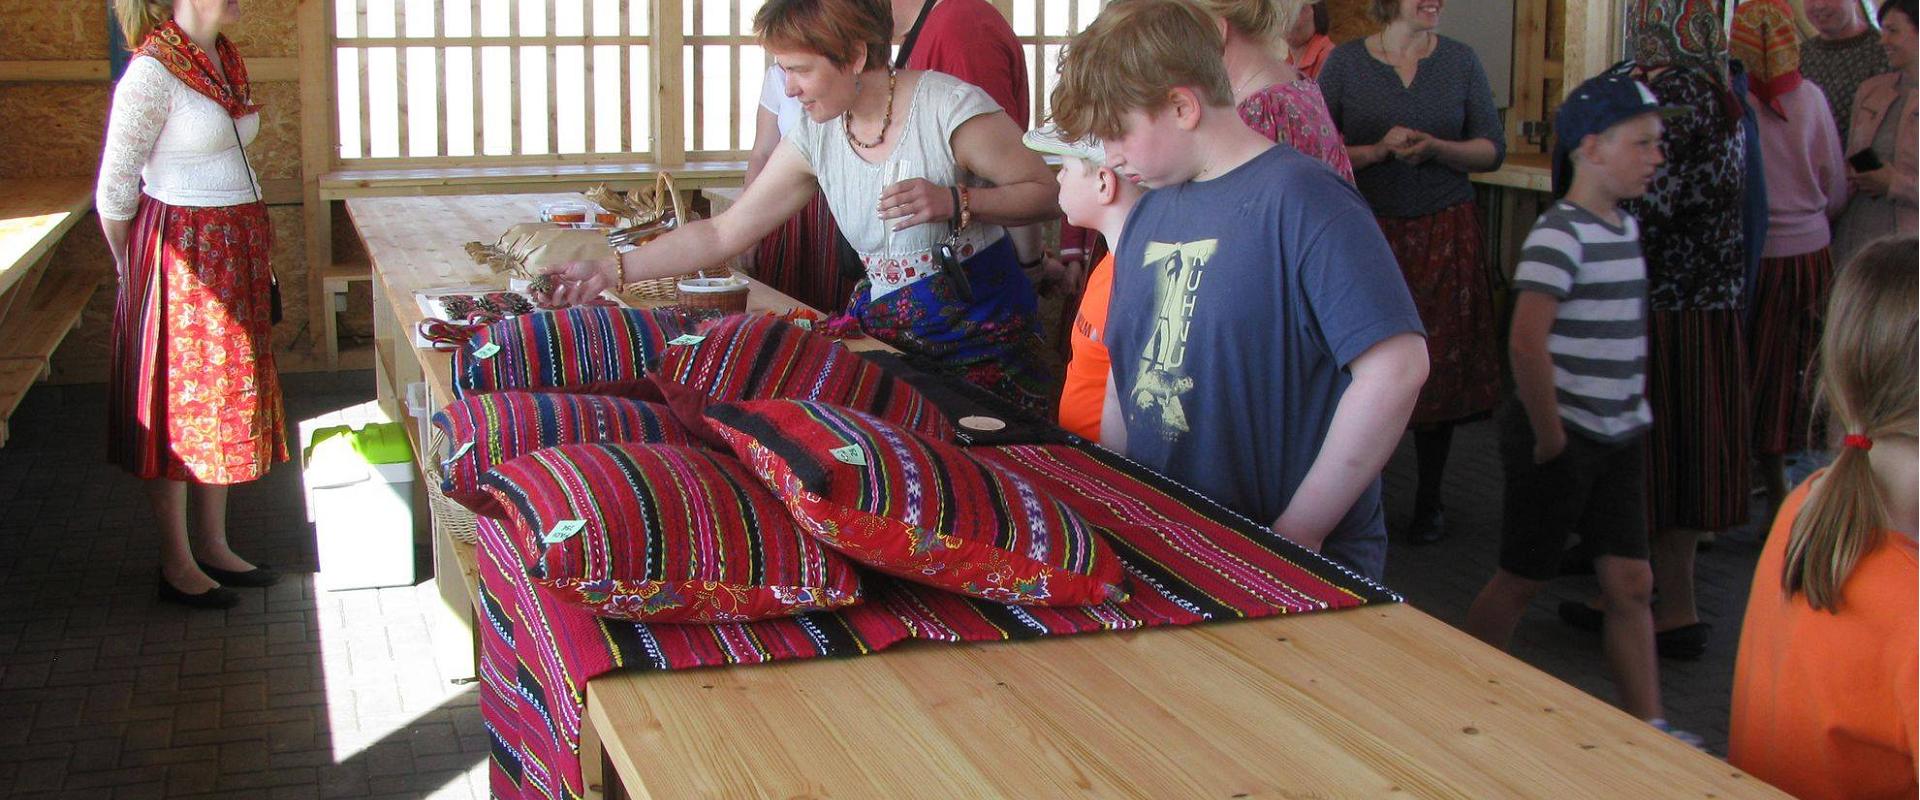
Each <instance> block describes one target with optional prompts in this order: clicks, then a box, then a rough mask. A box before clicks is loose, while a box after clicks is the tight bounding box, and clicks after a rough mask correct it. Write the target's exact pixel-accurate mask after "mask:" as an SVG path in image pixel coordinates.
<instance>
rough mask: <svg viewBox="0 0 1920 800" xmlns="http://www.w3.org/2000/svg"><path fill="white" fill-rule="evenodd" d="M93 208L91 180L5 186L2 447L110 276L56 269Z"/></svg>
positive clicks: (0, 254) (0, 212)
mask: <svg viewBox="0 0 1920 800" xmlns="http://www.w3.org/2000/svg"><path fill="white" fill-rule="evenodd" d="M91 208H93V179H92V178H34V179H12V178H10V179H3V180H0V446H5V445H6V442H7V418H9V417H11V416H12V415H13V411H14V409H16V408H19V407H20V401H21V399H22V398H24V397H26V394H27V390H28V389H30V388H32V387H33V384H34V383H36V382H38V381H40V380H43V379H45V378H46V377H47V375H48V374H49V372H50V369H51V364H52V358H53V351H54V350H55V349H57V348H59V346H60V341H61V340H62V339H64V338H66V335H67V331H70V330H72V329H73V327H74V326H75V325H76V324H77V323H78V322H79V321H80V314H81V312H82V311H85V310H86V307H87V300H88V299H90V298H92V297H93V292H94V290H95V289H98V288H100V284H102V283H104V282H106V281H107V279H108V278H109V276H108V275H107V274H105V273H102V272H99V271H97V270H82V269H54V268H52V267H51V266H50V262H51V261H52V260H53V251H54V248H55V246H57V245H58V244H59V243H60V239H61V237H64V236H66V235H67V231H69V230H72V229H73V226H74V225H75V224H76V223H78V222H79V221H80V220H81V219H82V218H84V217H86V216H87V211H88V210H89V209H91Z"/></svg>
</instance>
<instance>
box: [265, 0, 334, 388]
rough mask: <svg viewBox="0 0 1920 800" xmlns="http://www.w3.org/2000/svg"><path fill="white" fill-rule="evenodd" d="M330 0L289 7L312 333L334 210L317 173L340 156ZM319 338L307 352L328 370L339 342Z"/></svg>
mask: <svg viewBox="0 0 1920 800" xmlns="http://www.w3.org/2000/svg"><path fill="white" fill-rule="evenodd" d="M330 5H331V4H330V3H329V2H328V0H300V4H299V6H298V7H297V8H296V9H295V11H294V15H295V26H296V28H295V29H296V32H297V35H298V37H299V40H300V71H301V72H302V73H303V74H304V75H305V77H306V79H305V80H302V81H301V82H300V201H301V209H300V220H301V227H302V229H303V231H304V233H305V234H306V248H305V250H306V252H305V262H306V263H305V267H306V287H307V330H308V331H313V332H318V331H324V330H327V329H328V327H329V326H328V324H327V323H328V322H329V321H330V320H331V319H332V314H333V303H332V299H331V298H330V297H328V296H327V295H326V294H325V291H324V289H325V285H324V283H323V272H324V271H323V270H322V269H321V267H323V266H325V265H328V264H331V263H333V213H332V209H331V208H330V207H329V206H330V204H329V203H328V202H327V201H326V200H324V199H322V198H321V197H320V176H321V175H325V174H326V173H328V172H331V171H333V167H334V161H335V159H336V158H337V157H338V155H339V153H338V151H337V150H336V148H337V147H338V143H337V137H336V136H335V130H336V126H335V124H334V108H333V102H332V99H333V80H334V75H333V73H334V54H333V45H332V37H330V36H328V35H327V27H328V22H329V21H330V20H329V19H328V13H327V12H328V11H329V8H330ZM276 188H277V187H276ZM270 194H271V192H270ZM323 315H325V316H323ZM321 338H322V337H321V336H319V335H317V333H316V335H314V336H313V337H312V338H311V339H310V341H312V343H313V344H312V347H311V350H310V351H309V352H311V353H312V355H314V356H315V357H317V358H319V359H321V362H322V363H323V364H325V365H326V367H327V368H328V369H333V368H334V366H335V365H336V364H337V363H338V359H339V343H338V342H336V341H334V340H332V339H327V340H326V341H320V339H321Z"/></svg>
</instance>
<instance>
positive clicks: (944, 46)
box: [892, 0, 1033, 131]
mask: <svg viewBox="0 0 1920 800" xmlns="http://www.w3.org/2000/svg"><path fill="white" fill-rule="evenodd" d="M892 2H893V33H894V41H896V42H900V51H899V52H900V53H902V54H904V55H905V60H904V63H903V62H902V61H901V60H900V58H899V57H898V56H896V57H895V61H894V63H895V65H896V66H899V67H901V68H903V69H930V70H937V71H939V72H944V73H947V74H948V75H952V76H954V77H956V78H959V79H960V80H963V81H966V82H968V83H971V84H973V85H975V86H978V87H980V88H982V89H985V90H986V91H987V94H988V95H990V96H992V97H993V99H994V101H995V102H998V103H999V104H1000V107H1001V108H1003V109H1006V112H1007V116H1009V117H1012V118H1013V121H1014V124H1016V125H1019V126H1020V129H1021V130H1023V131H1024V130H1026V129H1027V127H1028V122H1029V121H1030V120H1031V118H1032V114H1033V104H1032V103H1031V102H1029V100H1028V94H1027V58H1026V55H1025V54H1024V53H1022V52H1021V49H1020V40H1018V39H1015V38H1014V36H1013V26H1012V25H1009V24H1007V18H1006V17H1003V16H1001V15H1000V10H999V9H997V8H994V7H993V5H992V4H991V3H988V2H987V1H986V0H892ZM923 14H924V15H925V20H924V21H923V22H920V24H919V25H918V28H919V31H918V32H917V33H915V32H914V30H913V29H914V28H915V27H916V26H915V21H916V20H920V19H921V18H922V15H923ZM902 37H910V39H907V40H903V39H902Z"/></svg>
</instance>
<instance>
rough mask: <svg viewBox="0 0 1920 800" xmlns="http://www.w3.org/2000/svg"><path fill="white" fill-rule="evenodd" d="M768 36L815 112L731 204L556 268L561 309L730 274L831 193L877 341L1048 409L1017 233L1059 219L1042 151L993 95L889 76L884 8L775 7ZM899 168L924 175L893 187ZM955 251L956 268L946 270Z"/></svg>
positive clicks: (929, 76) (765, 19) (872, 4)
mask: <svg viewBox="0 0 1920 800" xmlns="http://www.w3.org/2000/svg"><path fill="white" fill-rule="evenodd" d="M754 30H755V32H756V33H757V34H758V35H759V37H760V41H761V43H762V45H763V46H765V47H766V49H767V52H768V54H769V55H770V56H771V57H772V58H773V59H774V61H775V63H778V64H779V65H780V66H781V67H782V68H783V69H785V70H786V72H787V94H788V96H791V97H795V98H798V99H799V100H800V104H801V107H802V108H803V109H804V110H805V112H806V118H805V119H804V120H803V121H802V122H801V123H800V125H799V127H797V128H795V129H794V130H793V132H792V134H791V135H789V136H788V137H787V138H786V140H784V141H782V142H781V143H780V146H779V147H778V148H777V149H775V151H774V153H773V156H772V157H771V158H770V159H768V161H767V166H766V168H765V169H764V170H762V171H761V172H760V174H759V176H758V177H757V178H756V179H755V180H754V182H753V185H752V186H749V187H747V190H746V191H745V192H744V193H743V194H742V195H741V197H740V201H739V202H738V203H736V204H734V206H733V207H732V208H730V209H728V210H727V211H726V212H725V213H722V214H720V215H719V216H716V217H714V218H713V219H710V220H701V221H699V222H695V223H692V224H689V225H687V226H686V227H684V228H681V229H679V230H677V231H674V232H673V233H671V234H668V235H666V236H662V237H660V238H659V239H655V240H654V241H653V242H651V243H649V244H648V245H647V246H645V247H642V248H639V249H637V250H633V251H630V252H627V253H624V254H622V255H621V256H620V259H619V261H618V262H617V263H608V264H593V263H576V264H569V265H566V266H565V267H563V268H561V269H559V270H557V271H555V272H554V273H553V278H554V283H555V289H554V291H553V293H552V295H551V296H550V298H548V299H549V302H552V303H554V304H562V305H563V304H567V303H573V302H581V301H584V300H587V299H589V298H592V297H594V296H596V295H597V294H598V293H599V292H600V291H601V290H603V289H606V288H609V287H611V286H612V285H613V284H614V283H615V282H616V281H634V280H644V279H649V278H657V277H665V276H669V275H676V274H683V273H686V272H688V271H691V270H693V269H696V268H701V267H706V266H711V265H714V264H717V263H719V262H721V261H722V260H724V259H726V258H728V257H729V256H732V255H734V254H737V253H740V252H742V251H744V250H746V249H747V248H749V247H751V246H753V244H754V242H756V241H758V240H759V239H760V237H762V236H765V235H766V234H767V233H768V232H770V231H772V230H773V229H774V227H775V226H777V225H779V224H780V223H781V222H782V221H784V220H786V219H787V218H788V217H790V216H792V215H793V213H794V212H796V211H798V210H800V208H801V207H802V206H803V205H805V204H806V201H807V198H808V197H809V196H811V195H812V193H813V191H814V188H815V187H816V186H818V187H819V189H820V190H821V191H824V192H825V193H826V196H827V203H828V205H830V206H831V207H832V209H833V217H834V221H835V222H836V223H837V224H838V225H839V226H840V231H841V233H843V234H845V235H846V237H847V242H848V243H849V244H851V245H852V246H853V248H854V249H855V250H857V251H858V252H859V253H860V258H861V261H862V263H863V265H864V266H865V268H866V273H867V277H866V280H865V281H863V282H862V283H861V285H860V286H859V287H858V288H856V289H855V290H854V296H853V299H852V301H851V303H850V304H849V306H848V308H847V313H848V314H850V315H851V316H852V317H853V318H854V319H856V320H857V321H859V323H860V325H861V326H862V328H863V329H864V330H865V331H866V333H867V334H868V335H871V336H873V337H874V338H876V339H879V340H880V341H883V342H886V343H887V344H890V345H892V346H894V347H897V348H899V349H900V350H901V351H903V352H904V353H906V354H907V356H908V357H909V358H910V359H912V360H913V361H915V362H916V363H918V364H921V365H925V366H930V367H935V368H938V369H940V370H942V371H945V372H948V373H950V374H955V375H958V376H959V377H961V378H963V379H965V380H967V381H968V382H970V383H973V384H975V385H977V386H980V387H982V388H985V389H987V390H989V391H991V392H993V393H995V394H997V395H999V396H1001V397H1003V398H1006V399H1008V400H1011V401H1014V402H1016V403H1018V404H1020V405H1021V406H1023V407H1026V408H1029V409H1033V410H1035V411H1038V412H1041V413H1046V412H1047V409H1048V406H1049V405H1050V403H1051V401H1052V396H1053V389H1052V379H1051V376H1050V375H1049V374H1048V373H1047V372H1046V370H1045V369H1044V368H1043V367H1042V366H1041V364H1040V363H1039V362H1038V361H1037V360H1036V359H1035V354H1036V353H1038V352H1039V347H1038V330H1039V328H1038V320H1037V319H1036V316H1035V299H1034V292H1033V286H1032V284H1030V283H1029V282H1028V281H1027V279H1026V276H1025V275H1023V274H1022V273H1021V271H1020V266H1019V263H1018V260H1017V258H1016V257H1015V255H1014V251H1013V245H1012V243H1011V242H1010V241H1009V240H1008V238H1007V235H1006V227H1010V226H1017V225H1027V224H1031V223H1035V222H1040V221H1043V220H1047V219H1052V218H1056V217H1058V216H1059V215H1060V207H1059V203H1058V202H1057V201H1056V199H1055V190H1054V185H1053V180H1052V175H1051V173H1049V172H1048V170H1047V167H1046V164H1045V163H1044V162H1042V161H1041V160H1040V155H1039V154H1038V153H1035V152H1034V151H1032V150H1028V149H1027V148H1026V147H1024V146H1022V145H1021V144H1020V133H1021V132H1020V130H1019V129H1018V128H1016V127H1015V126H1014V124H1013V122H1012V120H1010V119H1008V117H1007V115H1006V112H1004V111H1002V110H1001V108H1000V106H999V105H998V104H997V103H995V102H994V101H993V98H991V97H988V96H987V94H986V93H985V92H983V91H981V90H980V89H979V88H977V87H974V86H972V85H970V84H967V83H963V82H961V81H960V80H959V79H957V78H953V77H951V76H948V75H944V74H942V73H938V72H920V71H915V70H895V69H893V68H892V67H891V66H889V65H888V64H887V60H886V59H887V52H888V48H889V44H888V40H889V38H890V37H891V35H892V31H893V14H892V11H891V10H890V9H889V8H888V6H887V3H886V2H885V0H772V2H769V3H767V4H766V5H765V6H762V7H761V9H760V12H759V13H758V14H756V15H755V17H754ZM896 163H898V164H905V165H910V174H911V173H917V174H918V176H919V177H913V178H908V179H906V180H900V181H896V182H893V183H892V184H887V183H886V181H885V176H886V175H887V174H888V172H889V171H890V170H889V168H890V166H891V165H893V164H896ZM943 246H944V247H946V248H950V250H951V252H952V255H953V257H954V261H955V262H957V266H958V269H953V270H951V271H950V270H949V269H948V268H943V266H942V259H941V257H940V254H939V253H940V250H941V249H942V248H943ZM821 268H829V265H821Z"/></svg>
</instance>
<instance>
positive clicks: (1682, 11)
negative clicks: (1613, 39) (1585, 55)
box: [1629, 0, 1727, 86]
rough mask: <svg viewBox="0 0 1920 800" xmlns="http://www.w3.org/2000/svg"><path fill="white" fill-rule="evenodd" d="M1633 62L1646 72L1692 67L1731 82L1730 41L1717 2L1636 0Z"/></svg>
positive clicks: (1634, 5)
mask: <svg viewBox="0 0 1920 800" xmlns="http://www.w3.org/2000/svg"><path fill="white" fill-rule="evenodd" d="M1629 13H1630V14H1631V16H1630V17H1629V19H1630V20H1631V22H1630V23H1629V24H1630V26H1631V31H1632V35H1633V48H1632V52H1633V60H1634V63H1635V64H1637V65H1639V66H1640V68H1642V69H1658V68H1660V67H1691V68H1693V69H1698V70H1701V71H1704V72H1706V73H1707V74H1709V75H1713V76H1714V77H1716V78H1718V79H1719V80H1720V84H1721V85H1722V86H1724V85H1726V83H1727V40H1726V37H1725V36H1724V35H1722V34H1721V31H1720V15H1719V4H1718V3H1716V2H1714V0H1635V2H1634V3H1633V8H1632V10H1631V11H1630V12H1629Z"/></svg>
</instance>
